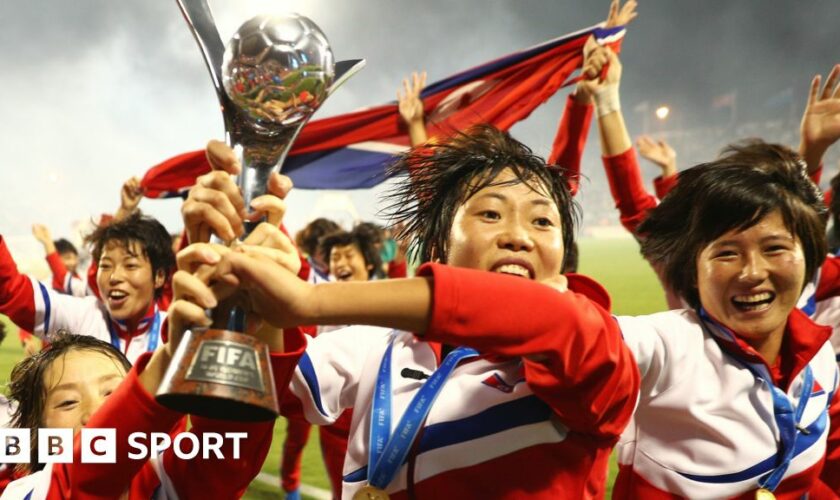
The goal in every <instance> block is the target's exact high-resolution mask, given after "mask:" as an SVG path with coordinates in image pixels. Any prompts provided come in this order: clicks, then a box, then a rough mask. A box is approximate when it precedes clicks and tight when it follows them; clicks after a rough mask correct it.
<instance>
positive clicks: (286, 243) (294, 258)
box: [243, 222, 300, 275]
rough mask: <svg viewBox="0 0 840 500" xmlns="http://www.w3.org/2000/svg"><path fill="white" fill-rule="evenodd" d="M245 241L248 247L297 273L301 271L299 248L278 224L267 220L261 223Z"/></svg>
mask: <svg viewBox="0 0 840 500" xmlns="http://www.w3.org/2000/svg"><path fill="white" fill-rule="evenodd" d="M243 243H244V245H243V246H244V247H246V248H247V249H249V250H253V251H254V252H255V253H259V254H262V255H265V256H267V257H269V258H271V259H272V260H273V261H274V262H276V263H277V264H280V265H281V266H283V267H285V268H286V269H288V270H289V271H290V272H292V273H294V274H295V275H297V274H298V273H299V272H300V255H299V254H298V251H297V248H295V246H294V244H292V241H291V240H290V239H289V237H288V236H286V234H285V233H283V231H281V230H280V229H278V228H277V226H276V225H273V224H271V223H267V222H264V223H262V224H260V225H259V226H257V227H256V229H254V231H253V232H252V233H251V234H250V235H248V237H247V238H246V239H245V241H244V242H243Z"/></svg>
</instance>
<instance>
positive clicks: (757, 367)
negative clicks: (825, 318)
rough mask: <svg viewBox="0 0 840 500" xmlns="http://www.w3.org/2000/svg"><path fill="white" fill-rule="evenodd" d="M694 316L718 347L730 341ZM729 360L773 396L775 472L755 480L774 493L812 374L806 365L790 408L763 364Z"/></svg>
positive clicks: (703, 316) (787, 463) (790, 453)
mask: <svg viewBox="0 0 840 500" xmlns="http://www.w3.org/2000/svg"><path fill="white" fill-rule="evenodd" d="M698 314H699V316H700V319H702V320H703V323H704V324H705V325H706V326H707V327H708V328H709V330H710V332H711V333H712V338H714V339H715V341H716V342H718V345H720V339H721V338H723V339H726V340H729V341H732V340H734V338H735V335H734V334H733V333H732V332H731V331H730V330H729V329H728V328H726V327H725V326H723V325H721V324H720V323H718V322H716V321H715V320H713V319H712V318H711V317H710V316H709V315H708V313H706V311H705V310H704V309H702V308H701V309H700V311H699V312H698ZM733 359H735V360H736V361H738V362H739V363H740V364H742V365H743V366H744V367H746V368H747V369H748V370H749V371H750V372H751V373H752V374H753V376H754V377H755V378H757V379H758V380H761V381H762V382H764V383H765V384H767V387H768V388H769V389H770V394H771V395H772V397H773V417H774V418H775V420H776V427H777V428H778V429H779V437H780V441H781V443H780V444H781V449H780V450H779V463H778V465H777V466H776V468H775V469H773V470H771V471H770V472H768V473H767V474H765V475H764V476H763V477H761V478H760V479H759V480H758V485H759V487H761V488H765V489H767V490H770V491H775V489H776V487H777V486H779V483H780V482H781V481H782V478H783V477H784V475H785V472H787V469H788V467H789V466H790V462H791V460H793V453H794V449H795V446H794V445H795V444H796V438H797V436H799V433H800V429H801V426H800V422H801V420H802V414H803V413H804V412H805V407H806V406H808V400H809V399H810V397H811V392H812V391H813V390H814V374H813V371H812V370H811V366H810V365H806V366H805V377H804V380H803V381H802V390H801V393H800V396H799V405H797V406H796V407H794V406H793V403H792V402H791V400H790V398H788V395H787V394H785V392H784V391H783V390H781V389H779V388H778V387H776V384H774V383H773V377H772V376H771V375H770V372H769V371H768V370H767V367H766V366H765V365H764V364H762V363H748V362H745V361H742V360H740V359H737V358H735V357H733Z"/></svg>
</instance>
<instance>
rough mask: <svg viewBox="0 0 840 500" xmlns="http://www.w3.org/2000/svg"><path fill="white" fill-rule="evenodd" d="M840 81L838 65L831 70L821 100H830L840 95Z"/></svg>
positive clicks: (839, 65)
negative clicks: (839, 81) (839, 82)
mask: <svg viewBox="0 0 840 500" xmlns="http://www.w3.org/2000/svg"><path fill="white" fill-rule="evenodd" d="M838 79H840V64H836V65H835V66H834V67H833V68H831V73H829V74H828V80H826V81H825V88H823V91H822V96H821V99H830V98H832V97H837V96H838V95H840V85H837V81H838Z"/></svg>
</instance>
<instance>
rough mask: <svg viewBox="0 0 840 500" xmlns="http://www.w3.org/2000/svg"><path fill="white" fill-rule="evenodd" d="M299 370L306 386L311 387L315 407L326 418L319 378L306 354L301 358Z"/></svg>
mask: <svg viewBox="0 0 840 500" xmlns="http://www.w3.org/2000/svg"><path fill="white" fill-rule="evenodd" d="M298 368H300V372H301V373H302V374H303V379H304V380H306V385H308V386H309V392H310V393H312V399H313V400H314V401H315V406H316V407H317V408H318V411H319V412H321V415H323V416H325V417H326V416H327V412H325V411H324V407H323V406H322V404H321V388H320V387H319V386H318V376H317V375H315V367H313V366H312V360H311V359H309V355H308V354H306V353H305V352H304V353H303V356H301V358H300V361H298Z"/></svg>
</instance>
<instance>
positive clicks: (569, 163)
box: [548, 0, 638, 195]
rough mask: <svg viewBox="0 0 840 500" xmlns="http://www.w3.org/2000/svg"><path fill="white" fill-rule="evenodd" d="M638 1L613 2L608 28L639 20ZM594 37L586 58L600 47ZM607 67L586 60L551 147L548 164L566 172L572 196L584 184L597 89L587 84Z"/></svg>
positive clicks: (617, 0)
mask: <svg viewBox="0 0 840 500" xmlns="http://www.w3.org/2000/svg"><path fill="white" fill-rule="evenodd" d="M636 5H637V4H636V1H635V0H630V1H629V2H626V3H625V4H624V5H621V4H620V2H619V0H613V1H612V2H611V3H610V11H609V15H608V16H607V20H606V22H605V23H604V26H605V27H607V28H612V27H615V26H627V25H628V24H630V22H631V21H632V20H633V19H635V18H636V16H637V15H638V13H637V12H636ZM597 46H598V45H597V42H595V38H594V37H590V38H589V39H588V40H587V42H586V45H585V46H584V49H583V50H584V55H585V56H586V55H588V54H590V53H591V52H592V51H593V50H594V49H595V48H596V47H597ZM602 69H603V64H598V63H597V61H594V60H592V59H591V58H589V59H585V60H584V63H583V68H582V69H581V75H582V76H583V80H581V81H580V82H579V83H578V84H577V86H576V87H575V90H574V92H572V93H571V94H569V97H568V98H567V99H566V107H565V109H563V115H562V116H561V117H560V123H559V124H558V126H557V134H556V135H555V136H554V143H553V145H552V147H551V154H550V155H549V157H548V163H549V164H551V165H559V166H561V167H563V168H564V169H565V174H566V176H567V178H568V180H569V188H570V189H571V191H572V194H573V195H574V194H576V193H577V189H578V184H579V181H580V163H581V158H582V157H583V150H584V148H585V146H586V138H587V136H588V135H589V126H590V124H591V122H592V104H593V98H592V91H593V90H594V88H593V87H592V86H591V85H588V84H587V82H588V81H590V80H593V79H597V78H600V76H601V71H602Z"/></svg>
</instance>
